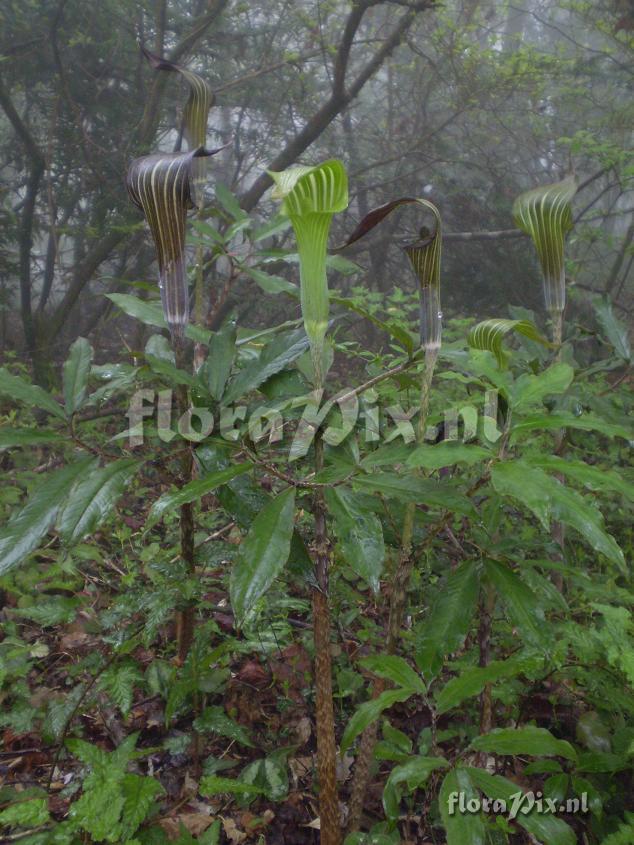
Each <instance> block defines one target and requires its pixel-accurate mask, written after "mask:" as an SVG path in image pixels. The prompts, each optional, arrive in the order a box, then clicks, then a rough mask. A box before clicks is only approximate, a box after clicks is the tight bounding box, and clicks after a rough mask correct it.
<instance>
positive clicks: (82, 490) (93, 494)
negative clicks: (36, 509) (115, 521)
mask: <svg viewBox="0 0 634 845" xmlns="http://www.w3.org/2000/svg"><path fill="white" fill-rule="evenodd" d="M140 465H141V462H140V461H137V460H135V459H133V458H122V459H121V460H118V461H113V462H112V463H110V464H108V465H107V466H105V467H101V468H100V469H95V470H93V471H92V472H90V473H89V474H87V475H86V477H85V478H82V479H79V481H77V483H76V484H75V486H74V487H73V489H72V490H71V492H70V495H69V497H68V501H67V502H66V504H65V505H64V507H63V509H62V511H61V512H60V514H59V517H58V519H57V529H58V531H59V533H60V535H61V537H62V539H63V540H64V542H66V543H74V542H77V541H78V540H81V539H82V538H83V537H85V536H86V535H87V534H91V533H92V532H93V531H94V530H95V529H96V528H97V526H98V525H100V524H101V523H102V522H103V521H104V519H105V518H106V517H107V516H108V515H109V513H110V511H111V510H112V508H113V507H114V505H115V504H116V502H117V500H118V499H119V497H120V496H121V494H122V493H123V490H124V489H125V486H126V484H127V483H128V481H129V480H130V479H131V478H132V476H133V475H134V474H135V472H136V471H137V470H138V468H139V466H140Z"/></svg>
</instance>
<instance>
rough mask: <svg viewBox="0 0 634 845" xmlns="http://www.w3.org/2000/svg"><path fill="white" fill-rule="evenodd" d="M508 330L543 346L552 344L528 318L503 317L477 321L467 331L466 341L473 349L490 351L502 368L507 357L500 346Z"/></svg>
mask: <svg viewBox="0 0 634 845" xmlns="http://www.w3.org/2000/svg"><path fill="white" fill-rule="evenodd" d="M510 332H517V333H518V334H521V335H524V337H528V338H529V339H530V340H535V341H537V342H538V343H541V344H543V345H544V346H551V345H552V344H550V343H549V342H548V341H547V340H546V338H545V337H543V336H542V335H541V334H540V333H539V331H538V329H537V327H536V326H535V325H534V324H533V323H531V322H530V320H505V319H492V320H483V321H482V322H481V323H478V325H477V326H474V327H473V328H472V329H471V331H470V332H469V337H468V338H467V342H468V344H469V346H472V347H473V348H474V349H484V350H486V351H487V352H492V353H493V354H494V355H495V357H496V358H497V361H498V364H499V366H500V367H501V368H502V367H505V366H506V364H507V359H508V356H507V354H506V353H505V352H504V349H503V348H502V341H503V340H504V338H505V337H506V335H508V334H509V333H510Z"/></svg>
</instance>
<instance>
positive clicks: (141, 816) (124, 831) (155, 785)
mask: <svg viewBox="0 0 634 845" xmlns="http://www.w3.org/2000/svg"><path fill="white" fill-rule="evenodd" d="M121 791H122V793H123V798H124V803H123V809H122V813H121V841H122V842H126V843H127V842H129V840H131V838H132V837H133V836H134V834H135V833H136V831H137V830H138V829H139V827H140V826H141V824H142V823H143V821H145V819H146V817H147V815H148V814H149V812H150V810H151V808H152V806H153V805H154V800H155V799H156V798H157V797H158V796H159V795H161V794H162V793H163V792H164V791H165V790H164V789H163V787H162V786H161V784H160V782H159V781H158V780H157V779H156V778H151V777H142V776H141V775H135V774H126V775H124V776H123V778H122V780H121Z"/></svg>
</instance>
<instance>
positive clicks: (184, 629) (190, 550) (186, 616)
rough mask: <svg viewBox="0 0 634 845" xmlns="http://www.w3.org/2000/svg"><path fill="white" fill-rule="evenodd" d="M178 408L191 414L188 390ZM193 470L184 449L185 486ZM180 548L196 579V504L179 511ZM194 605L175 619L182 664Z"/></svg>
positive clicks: (177, 348)
mask: <svg viewBox="0 0 634 845" xmlns="http://www.w3.org/2000/svg"><path fill="white" fill-rule="evenodd" d="M174 353H175V359H176V366H177V367H178V368H179V369H183V368H184V366H185V348H184V341H183V340H180V339H179V340H177V341H176V342H175V343H174ZM176 404H177V407H178V414H179V417H180V416H182V415H183V414H185V413H187V411H188V410H189V396H188V393H187V387H186V386H185V385H183V384H179V385H177V387H176ZM192 467H193V455H192V452H191V449H185V450H184V451H183V456H182V458H181V479H182V483H183V484H187V483H188V482H189V481H191V476H192ZM180 544H181V558H182V560H183V562H184V563H185V566H186V568H187V572H188V573H189V574H190V575H194V574H195V572H196V564H195V559H194V504H193V502H187V503H186V504H184V505H181V508H180ZM194 618H195V608H194V605H192V604H188V605H187V607H185V608H183V609H182V610H180V611H179V612H178V614H177V617H176V639H177V644H178V660H179V663H181V664H183V663H184V662H185V659H186V658H187V655H188V653H189V649H190V647H191V644H192V641H193V638H194Z"/></svg>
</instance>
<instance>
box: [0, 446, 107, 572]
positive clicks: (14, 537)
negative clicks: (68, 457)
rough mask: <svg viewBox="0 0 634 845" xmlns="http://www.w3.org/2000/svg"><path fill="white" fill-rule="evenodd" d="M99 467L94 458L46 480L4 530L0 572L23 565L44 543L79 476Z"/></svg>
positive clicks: (73, 465)
mask: <svg viewBox="0 0 634 845" xmlns="http://www.w3.org/2000/svg"><path fill="white" fill-rule="evenodd" d="M93 466H95V462H94V461H93V459H92V458H85V459H84V460H79V461H76V462H75V463H72V464H69V466H67V467H64V468H63V469H60V470H56V471H55V472H52V473H50V474H49V475H48V477H47V478H45V479H44V481H43V482H42V484H40V486H39V487H38V488H37V489H36V491H35V492H34V493H33V494H32V496H31V498H30V499H29V501H28V502H27V503H26V505H25V506H24V507H23V508H22V509H21V510H19V511H18V512H17V513H16V514H14V516H13V517H12V518H11V519H10V520H9V522H8V523H7V525H5V526H4V528H3V529H2V531H0V575H4V574H6V573H7V572H8V571H9V570H10V569H12V568H13V567H14V566H16V565H17V564H19V563H20V562H21V561H22V560H24V558H25V557H26V556H27V555H29V554H30V553H31V552H32V551H33V550H34V549H36V548H37V547H38V545H39V544H40V540H41V539H42V538H43V537H44V535H45V534H46V533H47V531H48V530H49V528H51V526H52V525H53V523H54V521H55V517H56V516H57V514H58V511H59V509H60V507H61V506H62V504H63V503H64V500H65V498H66V496H67V495H68V493H69V491H70V489H71V488H72V486H73V484H74V483H75V481H76V480H77V478H79V477H81V476H82V475H85V474H86V473H88V472H90V469H91V467H93Z"/></svg>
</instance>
